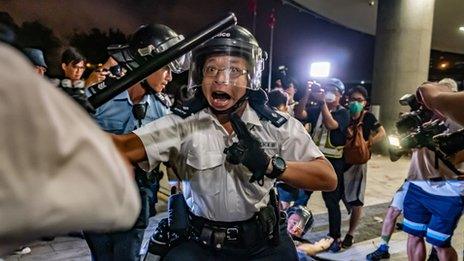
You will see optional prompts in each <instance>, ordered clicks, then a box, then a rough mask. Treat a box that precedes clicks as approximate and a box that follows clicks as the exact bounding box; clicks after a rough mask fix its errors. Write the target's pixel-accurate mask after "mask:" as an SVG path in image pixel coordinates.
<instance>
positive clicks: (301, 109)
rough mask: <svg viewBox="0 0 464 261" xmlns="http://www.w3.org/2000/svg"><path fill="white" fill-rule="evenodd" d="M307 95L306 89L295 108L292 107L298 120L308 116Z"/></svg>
mask: <svg viewBox="0 0 464 261" xmlns="http://www.w3.org/2000/svg"><path fill="white" fill-rule="evenodd" d="M309 95H310V93H309V91H307V90H306V92H305V94H304V96H303V97H302V98H301V100H299V101H298V104H296V105H295V108H294V109H293V113H294V116H295V118H297V119H298V120H304V119H306V118H307V117H308V112H307V111H306V105H307V104H308V99H309Z"/></svg>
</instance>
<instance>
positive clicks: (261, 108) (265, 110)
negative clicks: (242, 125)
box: [247, 89, 287, 128]
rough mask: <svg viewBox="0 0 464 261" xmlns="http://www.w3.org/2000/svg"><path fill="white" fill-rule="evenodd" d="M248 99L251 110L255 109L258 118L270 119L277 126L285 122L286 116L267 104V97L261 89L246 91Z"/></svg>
mask: <svg viewBox="0 0 464 261" xmlns="http://www.w3.org/2000/svg"><path fill="white" fill-rule="evenodd" d="M247 94H248V101H249V104H250V106H251V107H252V108H253V110H255V111H256V113H257V114H258V116H259V118H264V119H266V120H268V121H270V122H271V123H272V124H273V125H274V126H276V127H277V128H279V127H280V126H282V125H284V124H285V123H286V122H287V118H285V117H284V116H282V115H280V114H279V113H277V112H276V111H275V110H273V109H272V108H271V107H270V106H269V105H267V101H268V97H267V94H266V92H265V91H264V90H263V89H259V90H255V91H248V93H247Z"/></svg>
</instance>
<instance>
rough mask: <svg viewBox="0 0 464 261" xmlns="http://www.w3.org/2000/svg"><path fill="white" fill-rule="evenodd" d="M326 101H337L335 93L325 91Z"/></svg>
mask: <svg viewBox="0 0 464 261" xmlns="http://www.w3.org/2000/svg"><path fill="white" fill-rule="evenodd" d="M324 99H325V102H334V101H335V93H333V92H326V93H325V98H324Z"/></svg>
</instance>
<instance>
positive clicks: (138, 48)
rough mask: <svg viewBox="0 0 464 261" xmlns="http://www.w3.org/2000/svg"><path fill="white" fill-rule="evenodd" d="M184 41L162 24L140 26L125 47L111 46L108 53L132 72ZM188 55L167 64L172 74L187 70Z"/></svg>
mask: <svg viewBox="0 0 464 261" xmlns="http://www.w3.org/2000/svg"><path fill="white" fill-rule="evenodd" d="M183 39H184V36H183V35H180V34H177V33H176V32H175V31H174V30H172V29H171V28H169V27H168V26H166V25H163V24H148V25H142V26H140V28H139V29H138V30H137V31H136V32H135V33H134V34H133V36H132V37H131V38H130V40H129V43H128V44H125V45H111V46H109V47H108V53H109V54H110V55H111V57H113V58H114V59H115V60H116V61H117V62H118V63H119V64H121V65H122V66H124V67H125V68H126V69H127V70H134V69H136V68H138V67H139V66H141V65H143V64H145V63H146V62H147V61H148V60H149V59H150V58H151V57H152V56H153V55H155V54H158V53H162V52H164V51H166V50H167V49H168V48H169V47H171V46H173V45H175V44H177V43H178V42H180V41H182V40H183ZM189 63H190V61H189V54H186V55H183V56H181V57H179V58H177V59H176V60H174V61H172V62H171V63H169V65H168V66H169V68H170V69H171V71H172V72H174V73H181V72H183V71H185V70H187V69H188V66H189Z"/></svg>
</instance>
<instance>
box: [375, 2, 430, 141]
mask: <svg viewBox="0 0 464 261" xmlns="http://www.w3.org/2000/svg"><path fill="white" fill-rule="evenodd" d="M434 3H435V0H379V2H378V12H377V33H376V37H375V55H374V75H373V82H372V84H373V85H372V104H373V105H380V122H381V123H382V124H383V125H384V126H385V127H386V129H387V133H389V132H391V131H393V127H394V126H395V125H394V124H395V122H396V120H397V119H398V115H399V112H400V111H406V108H401V107H400V105H399V103H398V99H399V98H400V97H401V96H402V95H403V94H406V93H414V92H415V90H416V88H417V86H419V85H420V84H421V83H423V82H424V81H426V80H427V76H428V69H429V58H430V46H431V39H432V23H433V10H434Z"/></svg>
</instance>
